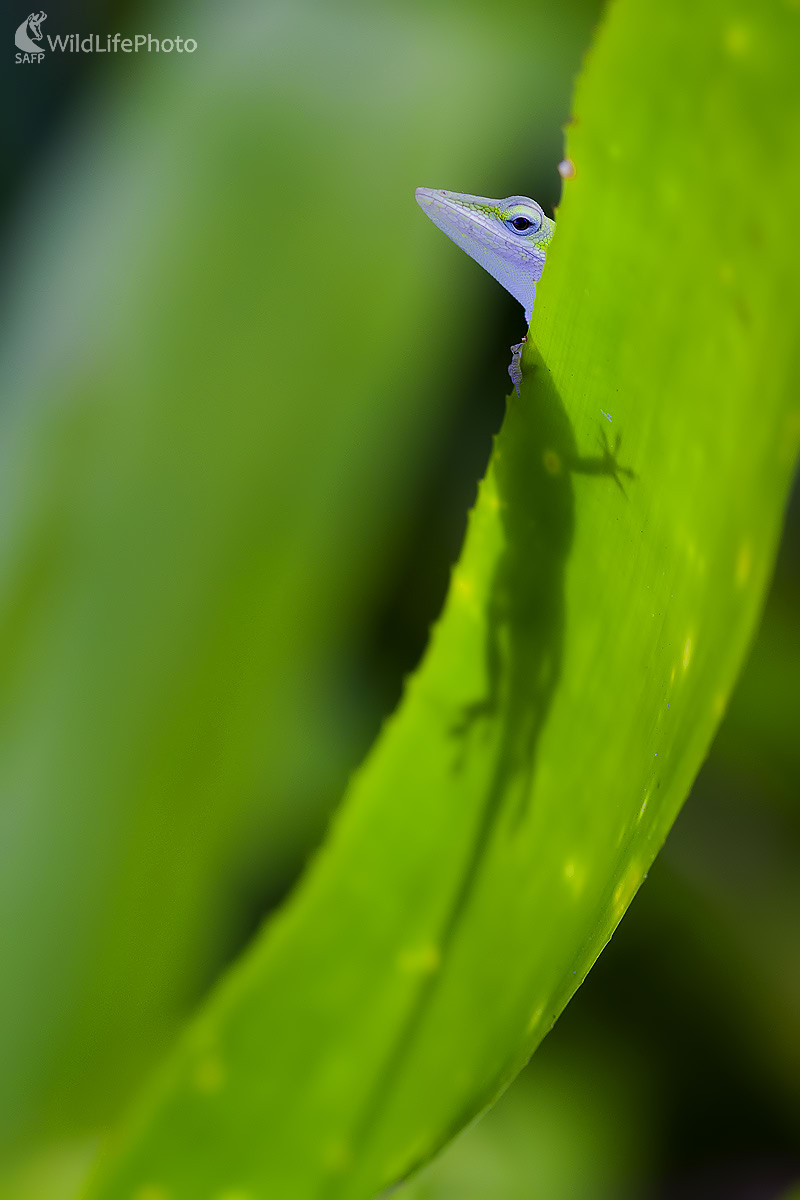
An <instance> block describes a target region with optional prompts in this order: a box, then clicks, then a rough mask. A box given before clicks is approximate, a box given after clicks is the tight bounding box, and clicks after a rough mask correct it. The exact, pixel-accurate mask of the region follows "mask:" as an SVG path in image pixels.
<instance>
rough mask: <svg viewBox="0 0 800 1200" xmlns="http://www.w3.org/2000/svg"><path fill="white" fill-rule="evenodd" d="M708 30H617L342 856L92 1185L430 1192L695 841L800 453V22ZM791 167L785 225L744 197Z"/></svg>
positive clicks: (667, 15)
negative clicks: (510, 373)
mask: <svg viewBox="0 0 800 1200" xmlns="http://www.w3.org/2000/svg"><path fill="white" fill-rule="evenodd" d="M685 17H686V14H685V13H684V12H682V11H681V10H679V9H677V8H674V7H673V8H670V9H664V10H663V11H661V12H659V14H658V16H657V18H654V16H653V13H652V11H651V9H650V8H649V6H645V5H642V4H640V3H636V2H635V0H629V2H627V3H620V4H618V5H617V6H616V7H615V8H614V10H613V12H612V15H611V17H610V19H609V21H608V23H607V25H606V27H605V29H604V31H603V35H602V36H601V38H600V39H599V41H598V43H597V46H596V49H595V51H594V54H593V56H592V58H591V61H590V67H589V69H588V70H587V72H586V75H585V77H584V79H583V82H582V84H581V87H580V89H579V92H578V99H577V102H576V112H577V118H578V120H577V125H576V128H575V130H574V131H573V133H572V136H571V138H570V140H569V144H568V149H569V152H570V156H571V158H572V160H573V163H574V174H575V178H574V181H573V182H572V183H571V184H570V190H569V192H568V195H567V201H566V202H565V205H564V209H563V216H562V217H561V220H560V224H559V232H558V237H557V239H556V242H555V246H554V249H553V251H552V256H551V262H550V263H549V267H548V273H547V275H546V278H545V280H544V282H543V284H542V287H541V291H540V296H539V299H538V302H537V308H536V312H535V314H534V322H533V325H532V331H531V332H532V336H531V338H530V339H529V343H528V348H527V349H526V352H525V354H524V356H523V364H524V367H525V369H526V379H525V382H524V384H523V389H522V396H521V399H519V400H516V399H514V400H513V401H512V404H511V405H510V410H509V416H508V419H507V422H506V425H505V427H504V430H503V432H502V434H501V436H500V438H499V440H498V443H497V448H496V453H495V456H494V458H493V462H492V466H491V468H490V472H489V475H488V478H487V481H486V483H485V485H484V487H483V489H482V491H481V495H480V498H479V503H478V506H477V509H476V511H475V513H474V516H473V519H472V522H471V525H470V532H469V536H468V539H467V544H466V547H465V550H464V553H463V555H462V558H461V560H460V562H459V564H458V566H457V568H456V571H455V574H454V579H453V586H452V589H451V593H450V597H449V601H448V605H447V608H446V611H445V614H444V617H443V620H442V622H441V624H440V625H439V626H438V628H437V630H436V631H435V634H434V636H433V639H432V644H431V648H430V651H429V653H428V655H427V657H426V659H425V662H424V664H423V666H422V667H421V669H420V671H419V672H418V673H417V675H416V676H415V677H414V679H413V681H412V683H411V684H410V686H409V688H408V690H407V694H406V697H405V700H404V703H403V705H402V706H401V708H400V710H399V712H398V714H397V715H396V717H395V718H394V719H393V721H392V722H391V724H390V725H389V726H388V727H387V728H386V730H385V731H384V733H383V735H382V737H381V739H380V740H379V742H378V745H377V747H376V749H375V752H374V753H373V754H372V755H371V756H370V758H369V759H368V761H367V763H366V765H365V767H364V768H363V769H362V771H361V772H360V773H359V775H358V776H357V778H356V779H355V780H354V783H353V785H352V788H351V791H350V794H349V796H348V799H347V801H346V804H345V807H344V809H343V811H342V813H341V815H340V818H339V820H338V821H337V825H336V828H335V831H334V834H333V835H332V837H331V838H330V839H329V842H328V845H327V846H326V850H325V852H324V854H323V855H321V856H320V859H319V861H318V863H317V864H316V865H315V867H314V869H313V870H312V871H310V872H309V874H308V876H307V877H306V880H305V881H304V883H303V885H302V886H301V888H300V889H299V890H298V892H297V894H296V896H295V898H294V899H293V900H292V901H291V902H290V904H289V905H288V906H287V907H286V908H285V910H284V911H283V913H282V914H281V916H280V917H279V918H278V919H277V920H275V922H274V923H273V924H272V925H271V927H270V928H269V929H268V930H267V931H266V932H265V934H264V935H263V936H262V937H261V938H260V939H258V941H257V942H256V944H255V945H254V947H253V949H252V951H251V953H250V954H248V955H247V956H246V957H245V959H244V960H243V961H242V963H241V964H240V965H239V967H238V968H237V969H235V970H234V971H233V972H232V973H231V974H230V976H229V977H228V979H227V981H226V983H225V985H224V986H223V987H222V988H221V989H220V990H219V991H218V992H217V993H216V995H215V996H214V997H213V998H212V1000H211V1002H210V1003H209V1004H208V1005H207V1006H206V1007H205V1008H204V1010H203V1011H202V1012H201V1014H200V1016H199V1017H198V1019H197V1020H196V1022H195V1023H194V1024H193V1026H192V1028H191V1030H190V1032H189V1034H188V1036H187V1037H186V1038H185V1039H183V1041H182V1043H181V1046H180V1048H179V1050H178V1052H177V1054H176V1055H175V1056H174V1057H173V1059H172V1060H171V1062H170V1063H169V1064H168V1066H167V1067H166V1068H165V1070H164V1071H163V1073H162V1074H161V1075H160V1077H159V1081H158V1084H157V1087H156V1088H155V1089H154V1090H153V1091H152V1092H151V1093H150V1095H149V1097H148V1099H147V1100H146V1102H145V1103H144V1105H143V1106H142V1108H141V1109H140V1110H139V1111H138V1114H137V1116H136V1117H135V1119H134V1121H133V1123H132V1124H131V1126H130V1127H129V1129H128V1131H127V1132H126V1133H124V1134H123V1136H122V1139H121V1143H120V1146H119V1147H118V1150H117V1152H116V1155H115V1157H114V1159H113V1160H112V1162H111V1164H110V1166H109V1167H108V1170H107V1172H106V1173H105V1174H104V1176H102V1177H101V1182H100V1183H99V1184H98V1185H97V1187H96V1189H95V1190H94V1192H93V1194H94V1195H97V1196H100V1197H104V1198H105V1197H109V1198H117V1197H119V1198H120V1200H122V1197H127V1196H129V1195H131V1194H132V1193H135V1192H136V1189H137V1188H145V1187H156V1188H158V1189H163V1190H164V1191H165V1192H166V1193H167V1194H168V1195H194V1194H197V1193H198V1192H199V1191H200V1190H201V1189H205V1190H207V1191H209V1190H210V1191H211V1192H217V1193H220V1192H225V1190H226V1189H227V1190H228V1191H234V1192H237V1191H238V1192H243V1193H244V1194H245V1195H258V1194H272V1193H275V1194H281V1195H291V1196H297V1197H301V1196H309V1197H310V1196H322V1195H324V1196H326V1197H333V1196H336V1197H342V1198H344V1197H352V1198H357V1197H364V1198H366V1197H369V1196H372V1195H375V1194H376V1193H377V1192H378V1191H380V1190H381V1189H382V1188H385V1187H387V1186H389V1185H391V1184H394V1183H396V1182H397V1181H399V1180H401V1179H403V1178H404V1177H405V1176H406V1175H407V1174H408V1173H409V1172H410V1171H411V1170H413V1169H414V1168H415V1167H417V1166H418V1165H420V1164H421V1163H423V1162H425V1161H426V1159H427V1158H429V1157H430V1156H431V1154H432V1153H433V1152H434V1151H435V1150H436V1149H437V1148H438V1147H439V1146H440V1145H441V1144H442V1143H443V1142H444V1141H445V1140H446V1138H447V1137H448V1136H449V1135H450V1134H452V1133H453V1132H454V1131H455V1130H456V1129H458V1128H459V1127H460V1126H461V1125H463V1124H464V1123H465V1122H466V1121H467V1120H469V1118H470V1117H471V1116H473V1115H474V1114H475V1113H476V1112H478V1111H479V1110H480V1109H481V1108H482V1107H483V1106H485V1105H486V1104H487V1103H489V1102H490V1101H491V1100H492V1099H493V1098H494V1097H495V1096H496V1095H497V1093H498V1091H499V1090H501V1088H502V1087H503V1086H504V1084H505V1083H507V1082H508V1081H509V1080H510V1079H511V1078H512V1077H513V1075H514V1074H515V1073H516V1071H517V1070H518V1069H519V1067H520V1066H521V1065H522V1063H523V1061H524V1060H525V1058H526V1057H527V1056H528V1055H529V1054H530V1052H531V1051H532V1050H533V1049H534V1048H535V1046H536V1045H537V1043H538V1042H539V1040H540V1039H541V1037H542V1036H543V1034H544V1033H545V1032H546V1031H547V1029H548V1028H549V1027H550V1026H551V1024H552V1022H553V1020H554V1019H555V1016H556V1015H557V1014H558V1012H559V1011H560V1010H561V1008H562V1007H563V1005H564V1004H565V1003H566V1001H567V999H568V998H569V997H570V995H571V994H572V993H573V991H574V990H575V988H576V987H577V986H578V984H579V983H580V982H581V980H582V979H583V977H584V975H585V973H586V972H587V970H588V969H589V967H590V966H591V964H592V962H593V961H594V959H595V957H596V956H597V954H598V953H599V951H600V949H601V948H602V946H603V944H604V942H605V941H606V939H607V938H608V936H609V934H610V932H611V931H612V929H613V928H614V926H615V925H616V923H617V922H618V921H619V919H620V917H621V915H622V914H623V912H624V911H625V908H626V907H627V905H628V903H629V901H630V899H631V898H632V896H633V894H634V892H635V890H636V888H637V887H638V885H639V883H640V881H641V879H642V877H643V874H644V872H645V871H646V870H647V868H648V866H649V864H650V862H651V860H652V858H653V856H654V854H655V852H656V850H657V849H658V847H659V846H660V844H661V841H662V840H663V838H664V836H665V834H666V832H667V830H668V828H669V826H670V824H671V822H672V820H673V819H674V816H675V814H676V812H677V810H678V807H679V806H680V803H681V802H682V800H683V798H684V796H685V794H686V792H687V790H688V788H689V786H690V784H691V782H692V780H693V778H694V776H695V774H696V772H697V770H698V767H699V765H700V763H701V761H702V758H703V756H704V754H705V752H706V750H707V747H708V744H709V741H710V738H711V736H712V733H713V731H714V729H715V728H716V726H717V724H718V723H719V720H720V718H721V716H722V713H723V711H724V708H725V705H726V703H727V699H728V696H729V693H730V690H731V687H732V684H733V680H734V678H735V675H736V673H737V671H738V668H739V666H740V664H741V661H742V658H743V655H744V652H745V648H746V645H747V642H748V639H749V636H750V633H751V631H752V629H753V626H754V622H755V619H756V616H757V614H758V610H759V607H760V603H761V599H762V595H763V591H764V587H765V583H766V580H767V578H768V574H769V571H770V569H771V565H772V558H773V553H774V548H775V544H776V540H777V534H778V530H779V525H780V519H781V515H782V510H783V506H784V503H785V498H786V491H787V488H788V484H789V482H790V478H791V470H792V466H793V464H794V459H795V453H796V446H797V441H798V434H800V412H798V408H797V402H796V398H795V392H794V390H793V379H794V372H795V370H796V368H797V365H798V356H797V348H796V338H795V333H796V325H797V320H798V316H800V284H799V283H798V281H799V280H800V261H798V253H797V249H796V245H795V243H794V242H793V240H792V232H793V229H794V220H795V215H794V214H795V210H796V206H797V202H798V199H800V167H798V164H797V160H796V156H795V155H794V153H793V148H792V146H791V145H787V144H786V143H785V142H782V141H781V140H780V139H778V138H777V137H776V138H774V139H770V138H765V137H764V136H763V127H764V126H765V125H767V126H770V127H773V126H778V125H782V126H783V127H784V128H786V129H791V130H793V129H795V128H796V127H797V126H798V123H799V122H800V89H799V88H798V85H797V84H796V83H793V82H792V80H793V78H794V70H793V62H792V56H791V37H790V35H791V33H792V32H793V31H795V32H796V29H797V15H796V14H795V13H792V12H790V11H789V10H783V11H781V12H777V11H776V12H773V13H771V14H769V15H767V14H762V15H760V16H759V17H758V19H756V17H755V16H753V17H752V20H751V23H750V24H749V25H747V26H743V25H741V24H737V23H735V22H731V19H730V15H729V13H728V10H727V7H726V6H725V5H723V4H721V3H719V2H718V0H706V2H705V3H704V4H702V5H695V6H693V9H692V21H693V38H692V44H691V47H690V49H689V50H685V49H684V43H685ZM679 56H680V62H681V86H680V88H677V89H676V88H675V86H674V78H673V67H674V64H675V62H676V61H678V58H679ZM656 131H657V136H656ZM768 169H769V171H770V172H771V177H772V181H773V186H774V194H773V200H772V204H771V205H770V206H769V207H768V208H766V209H765V210H764V212H763V214H762V215H761V216H760V217H759V218H756V217H754V216H753V213H752V206H751V203H750V200H749V197H748V194H747V183H748V180H749V179H750V178H751V177H753V176H754V175H764V174H766V172H767V170H768ZM690 201H691V203H692V207H691V212H690V211H689V206H690ZM745 227H749V228H750V229H751V230H753V235H752V236H753V237H754V238H756V239H757V241H758V244H759V249H760V253H759V254H758V255H757V256H754V255H753V253H752V246H751V244H750V243H749V242H748V241H747V240H746V239H742V238H741V237H737V233H738V231H740V230H741V229H743V228H745ZM687 273H689V275H690V279H691V287H687ZM656 281H657V286H655V282H656ZM756 402H757V404H758V413H759V420H758V424H757V426H754V424H753V420H752V411H753V407H754V405H755V404H756ZM604 421H609V422H611V424H612V427H613V428H614V429H619V428H621V429H622V430H623V431H624V433H625V437H626V447H627V453H628V455H629V456H630V461H631V462H632V463H633V464H635V468H636V474H637V477H636V479H635V481H634V482H633V483H631V484H630V486H629V494H628V495H627V496H626V495H625V493H624V492H623V490H622V488H621V487H619V488H617V487H615V484H614V483H613V482H611V481H610V480H609V479H608V478H607V477H604V476H607V475H608V474H610V473H611V470H612V468H613V463H612V460H611V457H610V455H609V454H608V453H607V452H606V453H605V455H604V456H601V457H600V458H598V457H597V456H595V457H594V458H591V457H589V456H588V455H587V453H586V451H585V450H584V449H583V448H584V447H587V446H588V445H590V443H591V440H592V437H593V436H595V437H596V436H597V430H598V428H600V426H601V424H602V422H604ZM603 428H605V426H603ZM617 440H618V439H617ZM573 473H575V474H578V473H583V474H588V475H592V474H594V475H595V476H599V478H598V477H596V478H589V479H580V478H576V479H575V480H574V481H573V479H572V477H571V476H572V474H573ZM495 643H497V644H495ZM487 647H488V649H489V654H488V663H489V670H488V675H489V677H488V679H487V677H486V667H485V663H486V661H487V655H486V651H487ZM498 671H499V692H498V696H499V699H498V700H497V701H496V702H495V703H494V704H493V705H492V706H490V707H489V708H487V709H486V710H485V711H483V713H482V714H481V718H482V719H481V720H480V721H479V720H478V719H475V720H474V721H467V720H466V717H465V714H466V713H467V712H468V707H467V706H468V705H469V703H470V701H474V700H476V699H478V700H479V699H480V698H481V696H482V693H484V692H485V691H486V690H487V688H488V689H489V691H490V694H491V688H492V683H493V681H494V673H495V672H498ZM459 725H461V729H460V731H459ZM265 1127H266V1128H267V1129H268V1130H269V1136H268V1137H267V1138H266V1139H264V1138H263V1136H262V1131H263V1129H264V1128H265Z"/></svg>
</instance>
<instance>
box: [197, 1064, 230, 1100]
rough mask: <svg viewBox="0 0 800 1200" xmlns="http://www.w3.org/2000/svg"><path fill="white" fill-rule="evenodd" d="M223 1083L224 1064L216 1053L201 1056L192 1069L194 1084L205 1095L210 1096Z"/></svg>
mask: <svg viewBox="0 0 800 1200" xmlns="http://www.w3.org/2000/svg"><path fill="white" fill-rule="evenodd" d="M224 1083H225V1066H224V1064H223V1062H222V1059H221V1058H218V1057H217V1055H209V1057H208V1058H203V1059H201V1060H200V1062H199V1063H198V1064H197V1065H196V1067H195V1069H194V1086H195V1087H196V1088H197V1090H198V1092H202V1093H203V1095H205V1096H212V1095H213V1094H214V1093H215V1092H218V1091H219V1090H220V1088H221V1087H222V1085H223V1084H224Z"/></svg>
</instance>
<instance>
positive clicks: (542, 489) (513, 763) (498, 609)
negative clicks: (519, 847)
mask: <svg viewBox="0 0 800 1200" xmlns="http://www.w3.org/2000/svg"><path fill="white" fill-rule="evenodd" d="M532 357H533V359H534V365H533V378H532V379H531V378H530V374H529V381H530V382H529V386H528V387H527V388H525V389H524V392H523V396H522V398H520V397H518V396H516V395H515V394H514V393H512V394H511V396H510V397H509V401H508V409H507V412H506V419H505V422H504V425H503V429H502V431H501V433H500V435H499V437H498V441H497V447H496V451H495V456H494V472H495V482H496V487H497V497H498V502H499V513H500V520H501V522H502V528H503V548H502V551H501V554H500V558H499V560H498V562H497V564H496V567H495V571H494V576H493V579H492V582H491V586H490V591H489V599H488V602H487V607H486V628H487V635H486V678H487V690H486V694H485V695H484V696H483V697H481V698H480V699H479V700H477V701H474V702H472V703H470V704H468V705H467V706H465V708H464V709H463V710H462V712H461V714H460V716H459V718H458V720H457V721H456V722H454V724H453V726H452V727H451V733H452V735H453V737H454V738H455V739H457V742H458V751H457V754H456V758H455V761H454V770H456V771H461V770H464V769H465V768H466V764H467V760H468V757H469V750H470V745H471V743H472V741H473V737H474V736H475V735H476V733H477V731H478V730H479V727H480V726H481V724H483V723H485V726H486V728H487V729H488V727H489V725H490V723H492V722H499V725H500V730H501V732H500V735H499V742H498V747H497V750H496V755H497V758H496V765H495V770H494V774H493V776H492V780H491V783H490V787H489V792H488V794H487V797H486V800H485V802H484V805H483V809H482V814H481V818H480V822H479V828H478V831H477V833H476V836H475V839H474V843H473V846H474V849H473V860H474V861H473V863H472V867H471V868H470V867H468V869H467V870H466V872H465V874H464V877H463V887H464V889H465V895H464V899H466V893H467V892H468V891H469V890H470V889H471V883H472V876H473V874H474V871H475V869H476V867H477V864H478V861H479V859H480V857H481V855H482V853H483V849H484V846H485V842H486V839H487V837H488V836H489V834H490V832H491V830H492V829H493V827H494V825H495V823H496V820H497V817H498V814H499V810H500V809H501V807H502V808H505V807H506V806H507V805H506V802H507V800H508V797H509V794H510V792H511V791H512V789H513V790H514V792H515V795H516V803H515V805H514V811H513V813H512V821H513V825H514V826H516V825H518V824H519V822H520V821H521V820H522V819H523V818H524V816H525V814H526V811H527V805H528V799H529V796H530V793H531V790H532V783H533V775H534V769H535V759H536V748H537V743H538V740H539V737H540V734H541V732H542V728H543V726H544V724H545V721H546V719H547V715H548V712H549V710H550V705H551V702H552V698H553V694H554V692H555V689H556V686H557V684H558V680H559V677H560V674H561V666H562V659H563V645H564V629H565V597H564V588H565V574H566V566H567V562H568V559H569V554H570V550H571V548H572V540H573V533H574V524H575V515H574V513H575V499H574V489H573V481H572V476H573V474H582V475H600V476H605V477H606V478H609V479H613V481H614V482H615V483H616V484H617V486H618V487H619V489H620V491H622V492H623V494H624V493H625V488H624V485H623V482H622V480H623V478H627V479H629V480H633V479H635V478H636V476H635V475H634V472H633V471H632V470H631V469H630V468H629V467H623V466H621V465H620V464H619V462H618V459H617V455H618V453H619V449H620V440H621V439H620V436H619V435H617V437H616V439H615V441H614V444H613V446H612V445H611V444H610V443H609V441H608V438H607V436H606V432H605V429H604V428H603V427H602V426H601V428H600V432H599V453H598V454H596V455H582V454H580V453H579V451H578V448H577V444H576V439H575V434H574V431H573V429H572V425H571V422H570V419H569V416H568V415H567V412H566V409H565V408H564V405H563V403H562V401H561V397H560V395H559V393H558V389H557V388H556V386H555V383H554V382H553V378H552V375H551V373H550V371H549V370H548V368H547V366H546V365H545V363H544V361H543V360H542V358H541V356H540V355H539V354H538V352H537V351H536V350H535V349H533V352H532ZM459 907H460V906H459V904H456V906H455V908H456V910H458V909H459Z"/></svg>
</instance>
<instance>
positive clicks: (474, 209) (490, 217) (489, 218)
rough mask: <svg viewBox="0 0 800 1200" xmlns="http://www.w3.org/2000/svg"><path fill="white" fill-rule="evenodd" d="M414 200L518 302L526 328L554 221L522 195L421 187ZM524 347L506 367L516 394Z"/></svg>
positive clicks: (518, 350)
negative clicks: (492, 196) (497, 195)
mask: <svg viewBox="0 0 800 1200" xmlns="http://www.w3.org/2000/svg"><path fill="white" fill-rule="evenodd" d="M415 195H416V198H417V203H418V204H419V206H420V208H421V209H422V210H423V212H424V213H426V214H427V215H428V216H429V217H430V219H431V220H432V221H433V223H434V225H438V226H439V228H440V229H441V230H442V231H443V232H444V233H446V234H447V236H448V237H449V238H450V239H451V240H452V241H454V242H455V243H456V245H457V246H460V247H461V249H462V250H466V252H467V254H468V255H469V256H470V258H474V259H475V261H476V262H478V263H480V264H481V266H482V267H484V268H485V269H486V270H487V271H488V272H489V274H490V275H493V276H494V278H495V279H496V280H497V281H498V283H502V285H503V287H504V288H505V289H506V291H507V292H510V293H511V295H512V296H513V297H514V299H515V300H519V302H520V304H521V305H522V307H523V308H524V309H525V320H526V322H527V324H530V320H531V313H532V311H533V301H534V299H535V296H536V283H537V281H538V280H539V279H540V278H541V274H542V269H543V267H544V260H545V254H546V253H547V248H548V246H549V245H550V241H551V239H552V237H553V233H554V232H555V227H556V223H555V221H551V220H550V218H549V217H547V216H545V214H544V212H543V211H542V209H541V207H540V206H539V205H538V204H537V203H536V201H535V200H531V199H529V198H528V197H527V196H507V197H506V198H505V200H489V199H488V198H487V197H486V196H469V195H464V194H462V193H461V192H444V191H441V190H440V189H434V188H423V187H420V188H417V190H416V192H415ZM524 344H525V342H524V340H523V341H522V342H520V343H519V345H517V346H512V347H511V350H512V354H513V357H512V359H511V365H510V367H509V368H508V373H509V375H510V376H511V382H512V383H513V384H514V387H515V388H516V390H517V395H519V388H520V384H521V382H522V367H521V363H520V356H521V353H522V347H523V346H524Z"/></svg>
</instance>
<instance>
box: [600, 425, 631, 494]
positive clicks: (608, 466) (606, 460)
mask: <svg viewBox="0 0 800 1200" xmlns="http://www.w3.org/2000/svg"><path fill="white" fill-rule="evenodd" d="M599 440H600V449H601V451H602V455H603V471H602V473H603V474H604V475H608V476H610V477H611V479H613V480H614V483H615V484H616V485H617V487H618V488H619V490H620V491H621V492H622V494H623V495H625V488H624V487H623V485H622V480H621V479H620V475H624V476H625V478H626V479H635V478H636V472H635V471H632V470H631V468H630V467H622V466H620V464H619V462H618V461H617V455H618V454H619V448H620V446H621V445H622V435H621V434H619V433H618V434H617V436H616V437H615V438H614V445H613V447H612V446H611V444H610V442H609V440H608V437H607V436H606V431H605V429H604V428H603V427H602V426H601V427H600V439H599Z"/></svg>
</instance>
